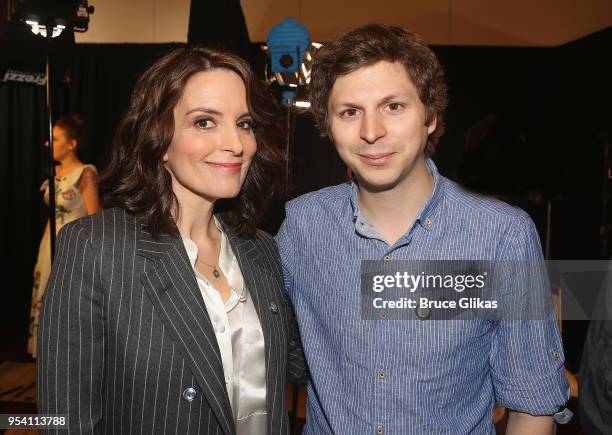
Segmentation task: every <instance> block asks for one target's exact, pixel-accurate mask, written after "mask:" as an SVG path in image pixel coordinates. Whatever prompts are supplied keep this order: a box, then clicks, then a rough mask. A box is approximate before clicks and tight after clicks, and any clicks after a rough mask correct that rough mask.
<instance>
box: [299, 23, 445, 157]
mask: <svg viewBox="0 0 612 435" xmlns="http://www.w3.org/2000/svg"><path fill="white" fill-rule="evenodd" d="M380 61H388V62H399V63H401V64H402V65H404V68H405V69H406V72H407V73H408V76H409V77H410V80H411V81H412V83H413V84H414V86H415V87H416V89H417V92H418V93H419V98H420V99H421V101H422V102H423V104H424V105H425V112H426V120H425V122H426V123H427V124H428V125H429V123H430V122H431V121H433V119H434V117H435V118H436V130H435V131H434V132H433V133H431V134H430V135H429V138H428V139H427V145H426V146H425V154H426V155H427V156H430V155H431V154H433V152H434V150H435V146H436V144H437V142H438V140H439V139H440V137H441V136H442V134H443V133H444V111H445V109H446V106H447V104H448V96H447V89H446V81H445V79H444V70H443V69H442V66H441V65H440V62H439V61H438V58H437V57H436V55H435V54H434V52H433V51H431V49H430V48H429V47H427V45H426V44H425V43H424V42H423V41H422V40H421V38H419V36H418V35H416V34H415V33H412V32H409V31H407V30H405V29H402V28H401V27H397V26H386V25H382V24H368V25H365V26H362V27H358V28H356V29H354V30H351V31H350V32H347V33H345V34H343V35H341V36H340V37H339V38H337V39H335V40H334V41H331V42H330V43H328V44H325V45H324V46H323V48H321V49H320V50H319V51H318V52H317V53H316V55H315V56H314V59H313V63H312V75H311V82H310V101H311V104H312V107H311V111H312V114H313V116H314V118H315V121H316V123H317V126H318V128H319V131H320V132H321V135H322V136H330V134H329V115H328V113H327V103H328V101H329V95H330V93H331V90H332V87H333V86H334V83H335V82H336V80H337V79H338V78H339V77H341V76H344V75H346V74H350V73H352V72H353V71H356V70H358V69H359V68H362V67H366V66H370V65H374V64H375V63H377V62H380Z"/></svg>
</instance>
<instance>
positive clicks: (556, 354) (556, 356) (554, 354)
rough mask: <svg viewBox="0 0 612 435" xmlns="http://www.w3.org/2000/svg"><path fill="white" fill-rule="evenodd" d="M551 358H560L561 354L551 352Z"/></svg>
mask: <svg viewBox="0 0 612 435" xmlns="http://www.w3.org/2000/svg"><path fill="white" fill-rule="evenodd" d="M553 356H554V357H555V358H561V352H556V351H555V352H553Z"/></svg>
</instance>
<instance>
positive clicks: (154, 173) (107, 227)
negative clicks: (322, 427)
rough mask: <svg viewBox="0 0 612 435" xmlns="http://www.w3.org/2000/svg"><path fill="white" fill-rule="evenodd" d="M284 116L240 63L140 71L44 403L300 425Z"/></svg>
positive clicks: (213, 429) (60, 288)
mask: <svg viewBox="0 0 612 435" xmlns="http://www.w3.org/2000/svg"><path fill="white" fill-rule="evenodd" d="M278 114H279V112H278V110H277V106H276V104H275V103H274V100H273V99H272V98H271V97H270V95H269V94H268V92H267V90H266V89H265V87H263V86H262V85H261V84H260V83H259V82H258V80H257V79H256V78H255V77H254V76H253V73H252V72H251V70H250V69H249V67H248V65H247V64H246V63H245V62H244V61H243V60H241V59H240V58H238V57H236V56H233V55H230V54H226V53H222V52H218V51H214V50H210V49H204V48H180V49H177V50H174V51H172V52H171V53H169V54H168V55H166V56H165V57H163V58H162V59H161V60H159V61H158V62H156V63H155V64H154V65H153V66H151V67H150V68H149V69H148V70H147V71H146V72H145V73H144V74H143V75H142V76H141V77H140V79H139V80H138V83H137V84H136V87H135V89H134V92H133V95H132V100H131V105H130V108H129V110H128V112H127V114H126V115H125V116H124V118H123V119H122V121H121V122H120V124H119V127H118V130H117V133H116V136H115V141H114V144H113V149H112V155H111V162H110V165H109V168H108V170H107V171H106V173H105V175H104V176H103V179H102V181H101V185H100V190H101V193H102V194H103V198H104V204H105V206H106V207H107V208H106V209H105V210H104V211H102V212H101V213H99V214H96V215H93V216H90V217H88V218H84V219H81V220H79V221H77V222H75V223H73V224H70V225H67V226H66V227H65V228H64V229H63V230H62V231H61V232H60V236H59V240H58V254H57V261H56V263H55V264H54V267H53V272H52V276H51V279H50V284H49V288H48V290H47V296H46V298H45V301H44V307H43V316H42V320H41V327H40V335H39V355H40V359H39V366H38V385H39V389H38V402H39V403H38V408H39V412H42V413H48V414H67V415H68V420H69V422H68V424H69V430H70V431H74V432H79V433H80V432H96V433H181V434H187V433H194V434H195V433H201V434H216V433H219V434H221V433H225V434H272V433H273V434H277V433H287V431H288V422H287V406H286V403H287V401H286V397H285V394H286V393H285V391H286V383H287V380H288V377H289V378H293V379H292V380H295V381H297V380H299V379H300V378H302V377H303V376H304V363H303V358H302V355H301V351H300V349H299V340H298V339H297V338H296V335H295V329H294V323H293V317H292V315H291V309H290V307H289V305H288V303H287V302H286V299H285V296H284V291H283V279H282V275H281V269H280V267H279V259H278V253H277V250H276V246H275V244H274V241H273V239H272V238H271V237H270V236H269V235H267V234H265V233H263V232H260V231H257V229H256V227H257V223H258V221H259V218H260V217H261V215H262V213H263V210H264V205H265V203H266V202H267V200H268V199H269V198H270V197H271V196H272V194H273V193H274V192H275V191H277V188H278V187H279V186H280V185H281V184H282V181H283V171H282V169H283V167H284V165H283V162H284V156H283V153H282V152H281V149H280V148H279V143H280V141H279V136H278V134H279V133H280V132H281V130H280V128H279V125H278V119H279V118H278Z"/></svg>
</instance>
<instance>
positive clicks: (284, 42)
mask: <svg viewBox="0 0 612 435" xmlns="http://www.w3.org/2000/svg"><path fill="white" fill-rule="evenodd" d="M309 45H310V34H309V33H308V30H307V29H306V27H305V26H304V25H303V24H301V23H299V22H298V21H296V20H294V19H293V18H291V17H286V18H285V19H284V20H283V21H281V22H280V23H278V24H277V25H276V26H274V27H273V28H272V30H270V33H268V51H269V53H270V59H271V65H270V67H271V69H272V72H273V73H295V72H297V71H298V69H299V68H300V65H301V64H302V62H303V61H304V54H305V53H306V50H308V46H309Z"/></svg>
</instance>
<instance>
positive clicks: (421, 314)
mask: <svg viewBox="0 0 612 435" xmlns="http://www.w3.org/2000/svg"><path fill="white" fill-rule="evenodd" d="M416 315H417V317H418V318H419V319H422V320H425V319H427V318H428V317H429V308H427V307H419V308H417V309H416Z"/></svg>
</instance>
